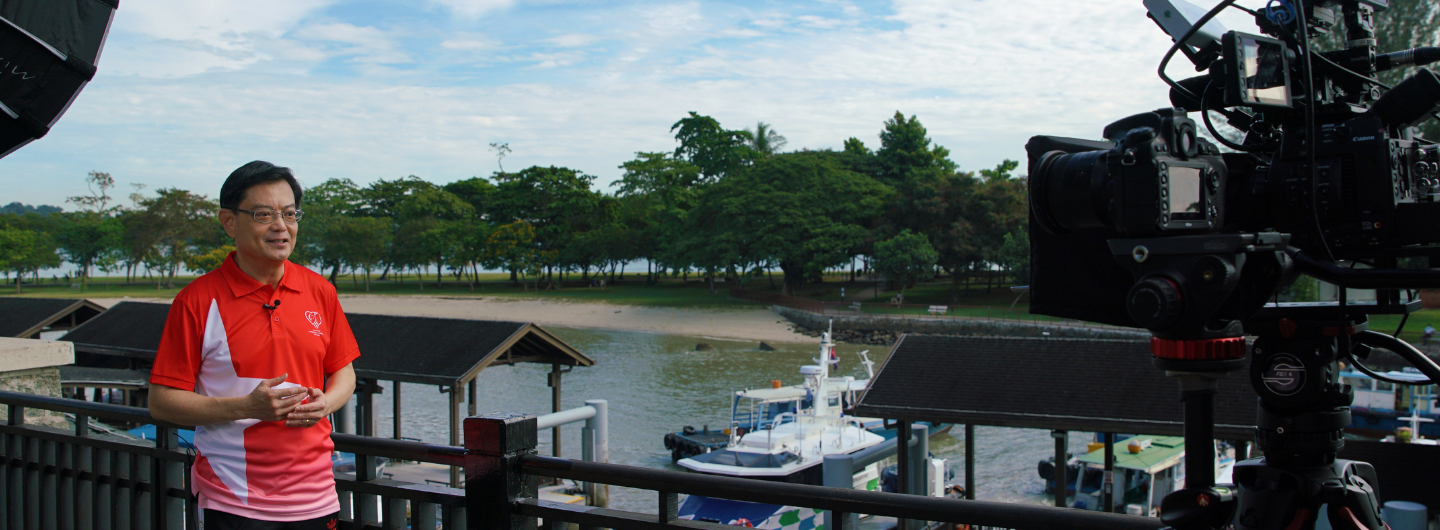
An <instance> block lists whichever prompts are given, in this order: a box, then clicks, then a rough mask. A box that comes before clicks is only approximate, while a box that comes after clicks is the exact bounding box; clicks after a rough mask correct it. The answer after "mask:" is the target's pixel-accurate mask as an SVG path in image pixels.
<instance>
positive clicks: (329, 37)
mask: <svg viewBox="0 0 1440 530" xmlns="http://www.w3.org/2000/svg"><path fill="white" fill-rule="evenodd" d="M295 36H296V37H297V38H299V39H303V40H308V41H313V42H323V43H329V44H331V45H338V46H337V48H336V49H335V51H334V53H337V54H341V55H353V56H355V61H356V62H361V63H373V64H399V63H410V62H413V61H414V59H413V58H411V57H410V55H409V54H407V53H405V52H404V51H403V50H401V49H400V48H399V45H398V44H396V42H395V39H394V38H392V36H391V35H390V33H388V32H386V31H383V30H380V29H378V28H374V27H360V26H355V25H352V24H345V23H329V24H315V25H310V26H305V27H303V28H300V29H299V30H297V31H296V32H295Z"/></svg>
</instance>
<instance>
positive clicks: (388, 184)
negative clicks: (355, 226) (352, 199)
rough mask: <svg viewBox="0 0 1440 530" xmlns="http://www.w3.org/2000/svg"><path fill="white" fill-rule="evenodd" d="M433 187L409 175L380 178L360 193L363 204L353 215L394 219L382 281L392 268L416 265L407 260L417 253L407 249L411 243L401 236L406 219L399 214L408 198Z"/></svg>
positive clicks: (401, 268) (392, 220)
mask: <svg viewBox="0 0 1440 530" xmlns="http://www.w3.org/2000/svg"><path fill="white" fill-rule="evenodd" d="M434 187H435V185H434V184H431V183H429V182H426V181H425V180H424V179H421V178H420V177H417V176H415V175H409V176H406V177H404V178H399V179H395V180H385V179H379V180H376V181H375V182H374V183H371V184H370V185H369V186H367V187H365V188H364V189H362V190H361V192H360V196H361V201H360V203H359V204H358V205H357V207H356V209H355V212H354V215H358V216H361V217H377V218H386V219H390V220H391V224H390V240H391V245H390V248H389V249H388V251H387V252H386V256H385V261H384V263H385V270H384V271H383V272H381V273H380V279H381V280H384V279H385V278H386V277H388V276H389V274H390V269H391V268H395V269H397V270H403V269H405V268H408V267H410V266H411V265H414V264H413V263H410V262H409V261H408V260H409V259H411V258H412V257H414V256H415V255H416V253H415V252H413V251H412V249H410V248H409V247H408V245H409V242H408V241H407V240H406V239H404V238H403V237H401V235H400V226H401V224H402V223H404V221H405V220H406V219H407V218H406V217H405V216H404V215H402V213H401V212H400V206H401V203H402V202H404V201H405V200H406V197H409V196H410V195H412V194H415V193H417V192H419V191H422V190H426V189H430V188H434Z"/></svg>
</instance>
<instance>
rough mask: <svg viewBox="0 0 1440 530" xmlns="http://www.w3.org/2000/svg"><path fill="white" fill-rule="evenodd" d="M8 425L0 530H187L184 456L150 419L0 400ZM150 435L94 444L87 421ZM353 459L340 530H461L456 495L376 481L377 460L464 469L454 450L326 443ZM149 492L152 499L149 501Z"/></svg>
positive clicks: (190, 521)
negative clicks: (55, 422)
mask: <svg viewBox="0 0 1440 530" xmlns="http://www.w3.org/2000/svg"><path fill="white" fill-rule="evenodd" d="M0 404H4V405H5V406H6V407H7V408H8V412H9V419H8V421H7V422H6V424H5V425H0V464H3V467H0V508H3V509H0V512H3V513H4V516H3V517H0V530H11V529H15V530H19V529H25V530H30V529H37V528H40V529H46V528H78V529H82V530H89V529H98V530H104V529H112V528H113V529H118V530H126V529H130V528H136V529H145V528H156V529H180V528H186V529H195V528H198V523H199V513H198V508H197V506H196V503H195V501H194V498H193V496H192V495H191V494H190V488H189V481H190V467H191V465H192V464H193V462H194V455H193V454H191V452H190V451H188V450H186V449H182V448H181V447H180V444H179V440H178V437H177V435H176V431H177V430H178V429H182V428H184V427H181V426H179V425H174V424H170V423H166V422H161V421H156V420H155V419H154V418H152V417H151V416H150V411H148V410H146V409H143V408H137V407H126V406H121V405H111V404H105V403H93V402H89V401H82V400H77V399H69V398H56V397H46V396H36V395H32V394H24V393H19V392H5V391H0ZM27 409H35V410H49V411H57V412H62V413H69V414H73V415H74V425H75V428H74V430H73V431H72V430H70V429H60V428H55V427H47V426H42V425H28V424H26V423H25V411H26V410H27ZM92 420H94V421H100V422H105V423H109V424H117V425H118V424H129V425H138V424H150V425H155V432H156V440H155V441H154V442H152V441H149V440H130V439H125V438H121V437H116V436H106V435H103V434H97V433H95V432H93V431H94V429H92V426H91V423H90V422H91V421H92ZM331 440H333V441H334V442H335V449H336V450H338V451H343V452H348V453H354V454H355V473H354V474H337V476H336V477H335V488H336V491H337V493H338V494H339V497H340V520H341V521H342V526H343V527H344V528H352V529H353V528H386V529H389V528H416V529H419V528H425V529H427V530H428V529H432V528H464V527H465V521H466V518H467V512H466V502H465V490H463V489H457V488H450V487H445V486H437V485H431V484H413V483H407V482H400V481H395V480H390V479H386V478H382V477H380V476H379V473H378V471H379V470H378V467H379V466H378V465H377V459H378V458H382V457H383V458H389V459H391V461H397V460H402V461H413V462H425V463H433V464H441V465H459V466H464V465H466V462H467V459H466V454H467V453H466V451H465V450H464V449H463V448H459V447H450V446H444V445H430V444H424V443H420V442H411V441H402V440H391V439H386V438H371V437H367V436H355V435H348V434H331ZM156 492H160V493H159V494H158V495H157V494H156Z"/></svg>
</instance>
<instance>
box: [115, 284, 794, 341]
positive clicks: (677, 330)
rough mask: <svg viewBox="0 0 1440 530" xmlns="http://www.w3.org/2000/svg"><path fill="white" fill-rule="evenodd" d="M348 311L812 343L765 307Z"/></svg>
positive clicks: (395, 305) (419, 303)
mask: <svg viewBox="0 0 1440 530" xmlns="http://www.w3.org/2000/svg"><path fill="white" fill-rule="evenodd" d="M91 300H92V301H94V302H95V303H98V304H100V305H103V306H105V307H109V306H112V305H114V304H116V303H119V302H121V301H123V300H133V301H140V302H162V303H169V302H170V299H139V298H126V299H120V298H92V299H91ZM340 304H341V305H342V306H343V307H344V308H345V312H347V313H369V314H376V315H395V316H416V317H438V318H460V319H469V320H510V321H520V322H534V323H536V324H540V325H541V326H563V327H572V328H591V329H616V330H625V331H641V332H648V333H667V334H674V335H689V336H697V337H711V338H717V339H739V340H756V341H761V340H763V341H768V342H813V341H814V339H812V338H809V337H806V336H804V335H801V334H799V333H795V332H794V331H792V330H791V327H790V324H789V322H788V321H786V320H785V318H784V317H781V316H780V315H778V314H775V312H773V311H770V310H769V309H759V308H757V309H679V308H655V307H638V306H626V305H612V304H601V303H589V302H554V301H542V300H523V299H512V298H495V297H484V298H482V297H474V298H471V297H463V298H461V297H440V296H372V295H341V296H340Z"/></svg>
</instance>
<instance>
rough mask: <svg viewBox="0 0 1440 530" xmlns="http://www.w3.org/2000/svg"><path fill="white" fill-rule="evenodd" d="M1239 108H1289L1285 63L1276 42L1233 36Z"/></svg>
mask: <svg viewBox="0 0 1440 530" xmlns="http://www.w3.org/2000/svg"><path fill="white" fill-rule="evenodd" d="M1235 54H1236V59H1237V62H1238V64H1237V66H1238V67H1239V68H1238V73H1239V74H1240V75H1239V77H1240V79H1239V82H1240V102H1241V104H1242V105H1270V106H1282V107H1289V106H1290V75H1289V64H1288V62H1287V61H1286V60H1285V45H1284V44H1282V43H1281V42H1280V41H1276V40H1273V39H1267V38H1265V37H1256V36H1254V35H1245V34H1236V35H1235Z"/></svg>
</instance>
